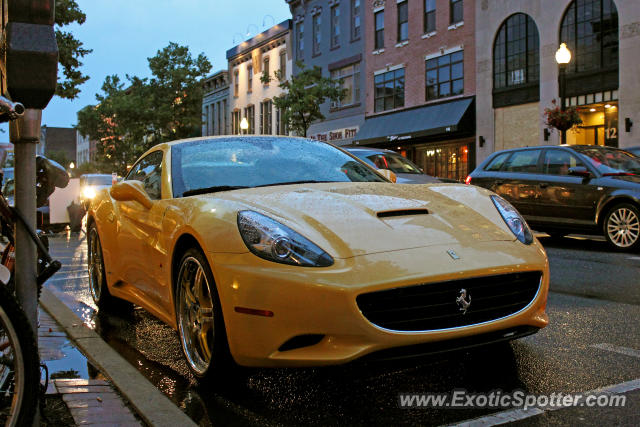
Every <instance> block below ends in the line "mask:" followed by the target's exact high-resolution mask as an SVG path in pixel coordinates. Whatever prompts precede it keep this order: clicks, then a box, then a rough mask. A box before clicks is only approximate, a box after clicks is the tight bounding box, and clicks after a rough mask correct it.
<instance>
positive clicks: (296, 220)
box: [87, 136, 549, 378]
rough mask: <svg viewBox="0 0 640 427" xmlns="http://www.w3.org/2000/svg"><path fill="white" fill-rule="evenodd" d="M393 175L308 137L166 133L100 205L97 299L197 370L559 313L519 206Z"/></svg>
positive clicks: (451, 345)
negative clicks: (175, 347)
mask: <svg viewBox="0 0 640 427" xmlns="http://www.w3.org/2000/svg"><path fill="white" fill-rule="evenodd" d="M389 175H390V174H389V173H388V172H381V171H375V170H374V169H372V168H370V167H369V166H367V165H365V164H364V163H362V162H361V161H359V160H358V159H357V158H355V157H353V156H352V155H350V154H348V153H346V152H344V151H343V150H341V149H339V148H336V147H334V146H332V145H330V144H326V143H323V142H318V141H313V140H308V139H303V138H288V137H267V136H263V137H260V136H255V137H232V136H226V137H217V138H211V137H208V138H197V139H189V140H182V141H176V142H172V143H166V144H160V145H158V146H155V147H153V148H152V149H151V150H149V151H148V152H147V153H145V154H144V155H143V156H142V157H141V158H140V159H139V160H138V161H137V162H136V163H135V164H134V166H133V167H132V168H131V170H130V172H129V173H128V175H127V176H126V177H125V178H124V180H123V181H122V182H120V183H118V184H116V185H114V186H113V187H112V188H110V189H104V190H101V192H100V193H99V194H98V195H97V196H96V197H95V198H94V199H93V201H92V203H91V206H90V209H89V212H88V220H87V233H88V245H89V263H88V268H89V275H90V290H91V293H92V295H93V298H94V300H95V302H96V304H97V306H98V307H99V309H101V310H102V309H109V308H113V307H114V306H117V305H121V304H122V303H123V302H124V301H128V302H129V303H135V304H137V305H140V306H142V307H143V308H144V309H146V310H148V311H149V312H150V313H152V314H153V315H155V316H156V317H158V318H159V319H161V320H162V321H164V322H166V323H167V324H168V325H170V326H172V327H173V328H175V329H176V330H177V331H178V334H179V337H180V341H181V343H182V348H183V351H184V355H185V357H186V360H187V362H188V365H189V367H190V368H191V370H192V371H193V373H194V374H195V375H196V376H197V377H200V378H202V377H207V376H210V375H213V373H215V372H220V371H223V370H225V369H226V367H228V366H230V365H231V366H233V364H234V363H235V364H238V365H243V366H314V365H330V364H340V363H345V362H349V361H351V360H354V359H356V358H359V357H362V356H365V355H366V356H367V357H372V358H381V359H385V358H386V359H393V358H398V357H405V356H411V355H419V354H427V353H433V352H439V351H443V350H451V349H456V348H466V347H470V346H474V345H479V344H484V343H490V342H498V341H507V340H511V339H515V338H519V337H522V336H525V335H529V334H531V333H534V332H536V331H538V330H539V329H540V328H543V327H544V326H546V325H547V323H548V318H547V315H546V314H545V307H546V300H547V293H548V286H549V266H548V262H547V257H546V254H545V251H544V249H543V248H542V246H541V245H540V243H539V242H538V241H537V240H536V239H535V238H534V237H533V236H532V234H531V231H530V230H529V228H528V226H527V224H526V222H525V221H524V219H522V217H521V216H520V215H519V214H518V212H517V211H516V210H515V209H514V208H513V207H512V206H511V205H510V204H509V203H507V202H506V201H504V200H503V199H502V198H500V197H499V196H497V195H495V194H494V193H492V192H490V191H488V190H485V189H482V188H479V187H474V186H466V185H457V184H425V185H401V184H394V183H393V182H392V178H393V177H392V176H391V177H390V176H389ZM389 178H391V179H389ZM123 300H124V301H123Z"/></svg>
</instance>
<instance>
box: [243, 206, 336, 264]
mask: <svg viewBox="0 0 640 427" xmlns="http://www.w3.org/2000/svg"><path fill="white" fill-rule="evenodd" d="M238 230H239V231H240V235H241V236H242V240H244V243H245V245H247V248H249V250H250V251H251V252H253V253H254V254H255V255H257V256H259V257H260V258H264V259H266V260H269V261H274V262H279V263H282V264H291V265H300V266H303V267H328V266H330V265H331V264H333V258H331V256H330V255H329V254H327V253H326V252H325V251H323V250H322V249H320V248H319V247H318V246H316V245H315V244H313V243H312V242H311V241H309V240H308V239H306V238H304V237H302V236H301V235H300V234H298V233H296V232H295V231H293V230H292V229H290V228H289V227H287V226H285V225H282V224H280V223H279V222H277V221H274V220H273V219H271V218H269V217H267V216H264V215H262V214H259V213H258V212H253V211H241V212H238Z"/></svg>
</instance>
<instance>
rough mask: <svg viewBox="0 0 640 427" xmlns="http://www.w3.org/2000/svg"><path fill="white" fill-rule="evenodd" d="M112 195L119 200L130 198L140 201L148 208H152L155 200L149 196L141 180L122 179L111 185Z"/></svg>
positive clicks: (125, 200) (128, 199)
mask: <svg viewBox="0 0 640 427" xmlns="http://www.w3.org/2000/svg"><path fill="white" fill-rule="evenodd" d="M109 193H110V194H111V197H113V198H114V199H115V200H118V201H119V202H127V201H130V200H133V201H136V202H138V203H140V204H141V205H142V206H144V207H145V208H147V209H151V206H153V201H152V200H151V198H150V197H149V195H148V194H147V192H146V191H144V187H143V185H142V183H141V182H140V181H122V182H119V183H117V184H115V185H113V186H112V187H111V189H110V190H109Z"/></svg>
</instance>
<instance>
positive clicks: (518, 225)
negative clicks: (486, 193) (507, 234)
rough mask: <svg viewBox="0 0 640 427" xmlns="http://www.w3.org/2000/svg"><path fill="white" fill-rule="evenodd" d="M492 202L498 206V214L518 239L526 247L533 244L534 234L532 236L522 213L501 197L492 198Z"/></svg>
mask: <svg viewBox="0 0 640 427" xmlns="http://www.w3.org/2000/svg"><path fill="white" fill-rule="evenodd" d="M491 200H492V201H493V204H494V205H495V206H496V209H498V212H500V215H502V219H504V222H505V223H506V224H507V227H509V229H510V230H511V232H512V233H513V234H514V235H515V236H516V238H517V239H518V240H520V241H521V242H522V243H524V244H525V245H530V244H531V243H533V234H531V230H530V229H529V226H528V225H527V222H526V221H525V220H524V218H522V216H521V215H520V213H518V211H517V210H516V208H514V207H513V206H511V203H509V202H507V201H506V200H505V199H503V198H502V197H500V196H491Z"/></svg>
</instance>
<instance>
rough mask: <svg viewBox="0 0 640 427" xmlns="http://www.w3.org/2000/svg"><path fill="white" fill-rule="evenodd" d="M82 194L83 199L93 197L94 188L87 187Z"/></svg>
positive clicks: (94, 195) (94, 193) (94, 194)
mask: <svg viewBox="0 0 640 427" xmlns="http://www.w3.org/2000/svg"><path fill="white" fill-rule="evenodd" d="M82 195H83V196H84V198H85V199H93V198H94V197H96V190H95V189H93V188H91V187H87V188H85V189H84V191H83V192H82Z"/></svg>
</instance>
